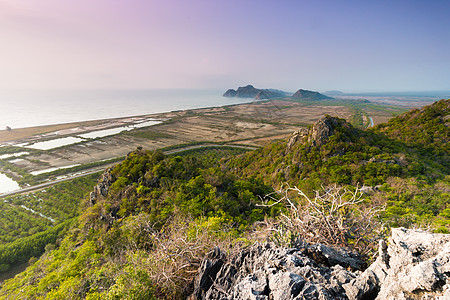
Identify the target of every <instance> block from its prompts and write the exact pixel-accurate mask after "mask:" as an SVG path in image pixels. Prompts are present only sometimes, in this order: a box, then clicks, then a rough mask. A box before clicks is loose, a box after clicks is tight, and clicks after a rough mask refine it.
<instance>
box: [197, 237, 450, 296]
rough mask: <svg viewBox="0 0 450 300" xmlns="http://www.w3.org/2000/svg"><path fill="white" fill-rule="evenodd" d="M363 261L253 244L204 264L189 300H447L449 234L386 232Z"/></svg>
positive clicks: (343, 253) (342, 253) (340, 253)
mask: <svg viewBox="0 0 450 300" xmlns="http://www.w3.org/2000/svg"><path fill="white" fill-rule="evenodd" d="M362 268H364V262H363V261H362V260H361V259H360V257H359V256H358V255H356V254H355V253H352V252H350V251H348V250H343V249H333V248H330V247H327V246H324V245H320V244H316V245H302V246H299V247H297V248H284V247H277V246H275V245H274V244H271V243H266V244H258V243H256V244H254V245H253V246H251V247H248V248H247V249H245V250H243V251H241V252H240V253H238V254H237V255H234V256H232V257H227V256H226V255H225V254H223V253H222V252H221V251H220V250H219V249H218V248H216V249H214V251H212V252H211V253H210V254H209V255H208V257H207V258H205V259H204V261H203V263H202V265H201V267H200V270H199V274H198V276H197V278H196V280H195V283H194V293H193V294H192V295H191V297H190V299H223V300H225V299H254V300H264V299H267V300H282V299H283V300H284V299H379V300H381V299H441V300H444V299H450V235H444V234H431V233H427V232H422V231H418V230H407V229H404V228H398V229H393V230H392V236H391V237H390V238H389V240H388V243H386V242H384V241H380V245H379V255H378V258H377V259H376V260H375V262H374V263H373V264H372V265H370V266H369V267H368V268H367V269H366V270H365V271H364V272H362V271H361V269H362Z"/></svg>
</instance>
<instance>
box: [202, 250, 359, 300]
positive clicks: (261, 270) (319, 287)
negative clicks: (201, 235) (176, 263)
mask: <svg viewBox="0 0 450 300" xmlns="http://www.w3.org/2000/svg"><path fill="white" fill-rule="evenodd" d="M337 260H338V259H337ZM204 266H211V267H210V268H209V269H205V268H204ZM212 266H213V265H212V264H211V263H210V259H209V258H206V259H205V261H204V263H203V264H202V267H201V268H200V274H199V275H198V277H197V280H196V282H199V281H200V279H201V278H205V276H210V275H206V274H211V273H214V275H212V276H210V278H215V280H214V282H213V283H211V284H209V285H208V286H209V290H206V291H205V290H204V289H202V288H200V284H196V287H195V289H194V294H193V295H195V296H196V298H194V299H258V300H259V299H273V300H276V299H279V300H281V299H334V298H337V299H340V298H342V297H344V289H343V288H342V287H341V285H342V284H343V283H346V282H349V281H350V280H351V279H353V278H354V277H355V276H354V275H352V274H351V272H349V271H347V270H345V269H343V268H342V267H341V266H340V265H336V266H333V267H331V268H327V267H324V266H321V265H320V264H318V263H316V262H315V261H314V260H312V259H310V258H309V257H307V256H306V255H304V254H303V252H302V250H301V249H298V248H279V247H276V246H274V245H273V244H269V243H267V244H265V245H261V244H258V243H256V244H254V245H253V246H252V247H250V248H248V249H246V250H244V251H242V252H241V253H239V254H238V255H236V256H235V257H233V258H228V259H225V263H223V265H222V266H221V269H220V270H219V271H217V272H216V271H215V269H214V272H213V271H212V269H213V267H212Z"/></svg>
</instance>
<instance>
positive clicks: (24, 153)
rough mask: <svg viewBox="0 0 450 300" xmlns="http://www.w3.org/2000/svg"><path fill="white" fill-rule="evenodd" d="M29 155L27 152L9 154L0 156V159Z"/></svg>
mask: <svg viewBox="0 0 450 300" xmlns="http://www.w3.org/2000/svg"><path fill="white" fill-rule="evenodd" d="M28 154H30V153H29V152H18V153H11V154H3V155H0V159H7V158H10V157H17V156H21V155H28Z"/></svg>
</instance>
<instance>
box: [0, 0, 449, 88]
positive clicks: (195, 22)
mask: <svg viewBox="0 0 450 300" xmlns="http://www.w3.org/2000/svg"><path fill="white" fill-rule="evenodd" d="M449 14H450V1H448V0H442V1H440V0H432V1H426V0H423V1H414V0H409V1H401V0H389V1H380V0H376V1H375V0H373V1H364V0H357V1H346V0H339V1H338V0H329V1H320V0H310V1H302V0H297V1H295V0H292V1H280V0H279V1H275V0H273V1H265V0H158V1H156V0H0V38H1V44H0V88H1V89H10V88H14V89H16V88H18V89H34V88H44V89H46V88H52V89H53V88H63V89H66V88H68V89H72V88H107V89H109V88H114V89H121V88H212V89H226V88H229V87H233V88H234V87H237V86H239V85H243V84H247V83H252V84H254V85H255V86H257V87H261V88H263V87H264V88H266V87H267V88H268V87H272V88H280V89H286V90H289V91H295V90H297V89H299V88H305V89H313V90H319V91H326V90H333V89H337V90H343V91H347V92H350V91H408V90H413V91H415V90H450V17H449Z"/></svg>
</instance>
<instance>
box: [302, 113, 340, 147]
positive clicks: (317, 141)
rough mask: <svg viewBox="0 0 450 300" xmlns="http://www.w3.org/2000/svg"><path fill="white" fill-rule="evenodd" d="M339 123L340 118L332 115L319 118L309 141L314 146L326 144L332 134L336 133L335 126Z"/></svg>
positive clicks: (312, 129) (311, 130)
mask: <svg viewBox="0 0 450 300" xmlns="http://www.w3.org/2000/svg"><path fill="white" fill-rule="evenodd" d="M338 124H339V119H338V118H335V117H331V116H328V115H327V116H325V117H323V118H322V119H320V120H318V121H317V122H316V123H314V125H313V126H312V128H311V129H310V132H309V137H308V142H309V143H311V144H312V145H313V146H321V145H323V144H325V143H326V142H327V141H328V139H329V138H330V136H332V135H333V134H334V130H335V129H334V128H335V127H336V126H337V125H338Z"/></svg>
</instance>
